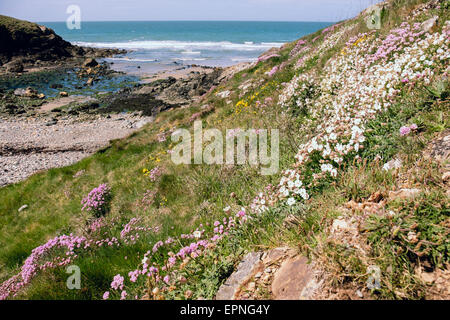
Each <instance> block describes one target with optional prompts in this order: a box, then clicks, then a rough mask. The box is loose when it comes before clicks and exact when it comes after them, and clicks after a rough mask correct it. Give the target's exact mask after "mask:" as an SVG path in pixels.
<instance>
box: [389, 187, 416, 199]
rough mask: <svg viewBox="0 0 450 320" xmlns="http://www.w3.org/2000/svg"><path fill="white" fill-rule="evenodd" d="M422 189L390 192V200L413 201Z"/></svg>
mask: <svg viewBox="0 0 450 320" xmlns="http://www.w3.org/2000/svg"><path fill="white" fill-rule="evenodd" d="M420 192H421V191H420V189H400V190H398V191H390V192H389V198H390V199H391V200H395V199H404V200H407V199H413V198H415V197H416V196H417V195H419V194H420Z"/></svg>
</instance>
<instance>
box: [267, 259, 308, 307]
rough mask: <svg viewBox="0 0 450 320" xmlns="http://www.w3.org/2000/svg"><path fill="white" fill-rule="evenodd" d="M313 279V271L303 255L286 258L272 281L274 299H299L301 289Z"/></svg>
mask: <svg viewBox="0 0 450 320" xmlns="http://www.w3.org/2000/svg"><path fill="white" fill-rule="evenodd" d="M312 280H314V273H313V271H312V268H311V266H310V265H309V264H308V260H307V259H306V258H305V257H299V256H297V257H294V258H290V259H288V260H286V261H285V262H283V264H282V265H281V268H280V269H279V270H278V271H277V272H276V273H275V276H274V279H273V282H272V292H273V297H274V300H299V299H300V298H301V296H302V292H303V290H304V289H305V288H306V287H307V286H308V284H309V283H310V282H311V281H312Z"/></svg>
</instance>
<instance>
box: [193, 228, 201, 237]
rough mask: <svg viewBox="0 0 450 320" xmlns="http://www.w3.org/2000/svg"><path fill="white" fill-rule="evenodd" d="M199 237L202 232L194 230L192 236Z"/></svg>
mask: <svg viewBox="0 0 450 320" xmlns="http://www.w3.org/2000/svg"><path fill="white" fill-rule="evenodd" d="M201 237H202V233H201V232H200V231H198V230H197V231H195V232H194V238H196V239H200V238H201Z"/></svg>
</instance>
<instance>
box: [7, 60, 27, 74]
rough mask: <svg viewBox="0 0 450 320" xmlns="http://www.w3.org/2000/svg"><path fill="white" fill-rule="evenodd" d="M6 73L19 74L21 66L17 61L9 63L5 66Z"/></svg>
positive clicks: (21, 69) (21, 70)
mask: <svg viewBox="0 0 450 320" xmlns="http://www.w3.org/2000/svg"><path fill="white" fill-rule="evenodd" d="M5 67H6V71H7V72H11V73H20V72H23V69H24V67H23V64H22V63H21V62H18V61H12V62H10V63H7V64H5Z"/></svg>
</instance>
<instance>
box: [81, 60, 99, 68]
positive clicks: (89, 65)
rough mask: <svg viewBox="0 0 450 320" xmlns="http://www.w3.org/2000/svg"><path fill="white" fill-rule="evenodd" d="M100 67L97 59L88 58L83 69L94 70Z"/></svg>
mask: <svg viewBox="0 0 450 320" xmlns="http://www.w3.org/2000/svg"><path fill="white" fill-rule="evenodd" d="M95 66H98V62H97V61H96V60H95V59H92V58H88V59H86V60H85V61H84V62H83V67H85V68H92V67H95Z"/></svg>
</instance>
